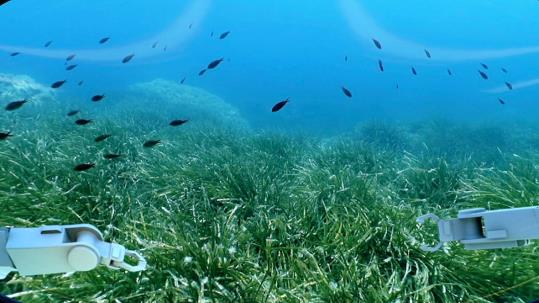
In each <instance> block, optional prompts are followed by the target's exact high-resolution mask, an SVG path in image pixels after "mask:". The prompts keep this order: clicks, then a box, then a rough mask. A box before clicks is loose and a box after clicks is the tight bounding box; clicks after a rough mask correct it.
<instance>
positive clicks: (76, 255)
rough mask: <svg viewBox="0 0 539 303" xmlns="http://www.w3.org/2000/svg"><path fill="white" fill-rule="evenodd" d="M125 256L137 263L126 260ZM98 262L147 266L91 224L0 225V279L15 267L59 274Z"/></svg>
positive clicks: (137, 267)
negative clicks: (25, 226)
mask: <svg viewBox="0 0 539 303" xmlns="http://www.w3.org/2000/svg"><path fill="white" fill-rule="evenodd" d="M126 257H129V258H132V259H135V260H137V264H135V265H131V264H129V263H127V262H126V261H125V260H124V259H125V258H126ZM99 264H102V265H105V266H107V267H108V268H110V269H124V270H127V271H130V272H137V271H143V270H145V269H146V260H145V259H144V257H143V256H142V255H140V254H139V253H138V252H135V251H131V250H127V249H126V248H125V247H124V246H122V245H120V244H117V243H108V242H105V241H103V235H102V234H101V232H100V231H99V230H98V229H97V228H96V227H94V226H92V225H89V224H77V225H52V226H42V227H35V228H7V227H0V280H2V279H5V278H6V276H7V275H8V274H9V273H10V272H13V271H18V272H19V274H20V275H22V276H33V275H45V274H60V273H68V272H76V271H89V270H92V269H94V268H96V267H97V266H98V265H99ZM0 301H1V300H0Z"/></svg>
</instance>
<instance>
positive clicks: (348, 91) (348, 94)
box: [341, 86, 352, 98]
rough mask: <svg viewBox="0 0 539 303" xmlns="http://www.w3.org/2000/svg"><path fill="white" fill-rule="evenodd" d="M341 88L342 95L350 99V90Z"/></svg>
mask: <svg viewBox="0 0 539 303" xmlns="http://www.w3.org/2000/svg"><path fill="white" fill-rule="evenodd" d="M341 88H342V92H343V93H344V95H345V96H347V97H348V98H352V92H351V91H350V90H348V89H347V88H346V87H344V86H343V87H341Z"/></svg>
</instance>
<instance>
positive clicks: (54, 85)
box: [51, 80, 67, 88]
mask: <svg viewBox="0 0 539 303" xmlns="http://www.w3.org/2000/svg"><path fill="white" fill-rule="evenodd" d="M66 82H67V81H66V80H61V81H56V82H54V83H53V84H52V85H51V87H52V88H60V87H62V85H64V84H65V83H66Z"/></svg>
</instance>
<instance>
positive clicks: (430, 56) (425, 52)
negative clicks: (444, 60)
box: [425, 49, 432, 59]
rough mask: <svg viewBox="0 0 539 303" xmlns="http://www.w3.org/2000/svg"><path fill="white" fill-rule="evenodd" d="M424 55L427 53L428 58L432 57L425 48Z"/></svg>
mask: <svg viewBox="0 0 539 303" xmlns="http://www.w3.org/2000/svg"><path fill="white" fill-rule="evenodd" d="M425 55H427V58H429V59H430V58H432V56H431V55H430V52H429V51H428V50H427V49H425Z"/></svg>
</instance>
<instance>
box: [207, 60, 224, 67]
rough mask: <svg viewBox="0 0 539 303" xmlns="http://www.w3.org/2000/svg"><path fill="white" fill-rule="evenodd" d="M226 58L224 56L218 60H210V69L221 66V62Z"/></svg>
mask: <svg viewBox="0 0 539 303" xmlns="http://www.w3.org/2000/svg"><path fill="white" fill-rule="evenodd" d="M224 60H225V59H224V58H221V59H217V60H213V61H212V62H210V64H208V69H214V68H216V67H217V66H219V64H221V62H223V61H224Z"/></svg>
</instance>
